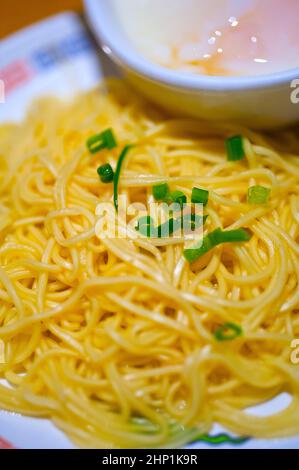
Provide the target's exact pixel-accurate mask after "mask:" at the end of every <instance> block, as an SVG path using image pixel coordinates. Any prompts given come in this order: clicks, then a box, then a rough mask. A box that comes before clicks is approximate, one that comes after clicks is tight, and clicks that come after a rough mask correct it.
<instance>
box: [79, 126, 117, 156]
mask: <svg viewBox="0 0 299 470" xmlns="http://www.w3.org/2000/svg"><path fill="white" fill-rule="evenodd" d="M86 145H87V148H88V150H89V151H90V153H97V152H99V151H100V150H103V149H108V150H112V149H113V148H114V147H116V146H117V142H116V139H115V137H114V134H113V131H112V129H106V130H105V131H104V132H101V133H100V134H96V135H93V136H92V137H90V138H89V139H88V140H87V142H86Z"/></svg>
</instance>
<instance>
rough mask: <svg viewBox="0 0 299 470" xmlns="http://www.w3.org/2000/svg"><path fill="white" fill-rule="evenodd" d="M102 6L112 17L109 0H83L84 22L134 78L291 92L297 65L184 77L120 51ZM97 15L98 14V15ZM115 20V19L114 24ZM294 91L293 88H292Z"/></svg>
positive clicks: (207, 87)
mask: <svg viewBox="0 0 299 470" xmlns="http://www.w3.org/2000/svg"><path fill="white" fill-rule="evenodd" d="M104 3H105V4H106V6H107V5H109V6H108V8H109V9H110V11H111V12H112V15H111V17H112V18H113V16H115V17H116V15H115V13H113V6H112V3H113V2H111V0H108V2H107V1H106V0H84V4H85V9H86V13H87V19H88V22H89V24H90V26H91V28H92V30H93V32H94V33H95V34H96V36H97V38H98V39H99V40H100V42H101V47H102V49H103V51H104V52H105V53H106V54H108V55H110V56H111V57H112V59H114V60H115V61H116V62H120V63H121V64H123V65H125V66H127V67H129V68H130V69H132V70H134V71H135V72H136V73H137V74H138V75H141V76H143V77H146V78H147V79H149V80H150V81H152V82H160V83H163V84H164V85H168V86H172V87H175V88H180V89H188V90H194V91H196V90H204V91H218V92H220V91H221V92H225V91H251V90H259V89H260V90H262V89H265V88H273V87H285V86H286V85H289V87H290V91H291V89H292V82H293V81H294V80H298V83H297V84H296V86H298V85H299V66H298V67H296V68H292V69H287V70H283V71H280V72H275V73H270V74H263V75H253V76H234V77H227V76H208V75H200V74H198V75H196V74H191V73H190V74H188V73H186V72H179V71H176V70H172V69H167V68H166V67H163V66H161V65H158V64H155V63H154V62H151V61H150V60H147V59H146V58H145V57H144V56H143V55H142V54H140V53H138V51H137V50H136V49H135V48H134V46H133V45H132V47H126V48H122V47H121V44H120V42H119V41H115V40H114V38H115V31H114V28H113V27H112V28H111V23H113V21H112V22H111V21H107V15H106V11H105V8H103V5H104ZM100 13H101V14H100ZM116 23H117V20H115V24H116ZM294 88H295V87H294Z"/></svg>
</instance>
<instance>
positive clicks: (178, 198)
mask: <svg viewBox="0 0 299 470" xmlns="http://www.w3.org/2000/svg"><path fill="white" fill-rule="evenodd" d="M164 201H165V202H166V203H167V204H179V205H180V207H182V206H183V204H186V203H187V196H186V195H185V194H184V193H183V192H182V191H171V192H170V193H168V194H167V196H166V198H165V199H164Z"/></svg>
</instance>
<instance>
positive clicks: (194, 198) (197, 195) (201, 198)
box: [191, 188, 209, 206]
mask: <svg viewBox="0 0 299 470" xmlns="http://www.w3.org/2000/svg"><path fill="white" fill-rule="evenodd" d="M208 201H209V191H206V190H205V189H200V188H193V189H192V195H191V202H193V203H194V204H203V205H204V206H206V205H207V204H208Z"/></svg>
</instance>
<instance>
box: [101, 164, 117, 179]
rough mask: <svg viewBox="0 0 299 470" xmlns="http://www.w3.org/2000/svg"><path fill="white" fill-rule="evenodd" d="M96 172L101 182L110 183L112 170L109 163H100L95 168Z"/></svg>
mask: <svg viewBox="0 0 299 470" xmlns="http://www.w3.org/2000/svg"><path fill="white" fill-rule="evenodd" d="M97 172H98V175H99V177H100V179H101V181H102V183H111V181H113V178H114V171H113V169H112V166H111V165H110V164H109V163H105V164H104V165H101V166H100V167H99V168H98V169H97Z"/></svg>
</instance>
